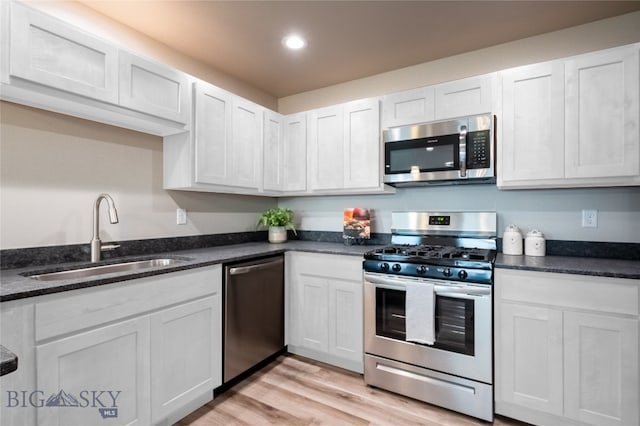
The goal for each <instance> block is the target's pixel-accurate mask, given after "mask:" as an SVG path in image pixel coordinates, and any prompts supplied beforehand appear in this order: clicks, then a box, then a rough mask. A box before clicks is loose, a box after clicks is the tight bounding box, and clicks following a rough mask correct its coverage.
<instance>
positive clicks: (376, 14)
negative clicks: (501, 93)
mask: <svg viewBox="0 0 640 426" xmlns="http://www.w3.org/2000/svg"><path fill="white" fill-rule="evenodd" d="M81 3H83V4H85V5H87V6H89V7H91V8H92V9H94V10H96V11H98V12H100V13H102V14H104V15H107V16H108V17H110V18H112V19H114V20H116V21H118V22H120V23H123V24H125V25H127V26H130V27H132V28H134V29H136V30H137V31H139V32H141V33H144V34H146V35H147V36H149V37H151V38H153V39H155V40H158V41H160V42H162V43H164V44H166V45H168V46H170V47H172V48H174V49H177V50H179V51H181V52H183V53H184V54H186V55H188V56H191V57H193V58H194V59H197V60H199V61H200V62H203V63H205V64H208V65H210V66H211V67H213V68H215V69H218V70H220V71H223V72H225V73H227V74H230V75H232V76H234V77H236V78H238V79H240V80H242V81H244V82H246V83H248V84H250V85H252V86H254V87H256V88H258V89H261V90H263V91H264V92H266V93H269V94H271V95H273V96H275V97H277V98H281V97H284V96H288V95H292V94H296V93H301V92H304V91H308V90H313V89H317V88H320V87H325V86H329V85H333V84H336V83H341V82H345V81H349V80H353V79H358V78H362V77H366V76H370V75H375V74H379V73H382V72H386V71H391V70H394V69H398V68H403V67H406V66H410V65H415V64H419V63H423V62H428V61H432V60H435V59H439V58H443V57H447V56H451V55H455V54H459V53H464V52H468V51H472V50H476V49H480V48H484V47H488V46H492V45H496V44H500V43H505V42H509V41H513V40H517V39H521V38H525V37H530V36H533V35H537V34H542V33H546V32H550V31H555V30H559V29H562V28H567V27H571V26H575V25H580V24H583V23H587V22H592V21H595V20H599V19H604V18H608V17H612V16H616V15H621V14H624V13H628V12H631V11H635V10H640V1H401V0H396V1H301V0H299V1H268V0H266V1H238V0H236V1H217V0H216V1H214V0H209V1H202V0H201V1H191V0H170V1H150V0H81ZM291 31H297V32H299V33H301V34H303V35H304V36H305V37H306V38H307V39H308V47H307V49H305V50H304V51H297V52H293V51H285V49H283V47H282V44H281V40H282V38H283V37H284V36H285V35H286V34H287V33H289V32H291Z"/></svg>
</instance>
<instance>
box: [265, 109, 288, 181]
mask: <svg viewBox="0 0 640 426" xmlns="http://www.w3.org/2000/svg"><path fill="white" fill-rule="evenodd" d="M283 145H284V143H283V118H282V116H281V115H280V114H278V113H275V112H273V111H269V110H265V111H264V140H263V149H264V153H263V156H262V158H263V162H262V169H263V181H262V187H263V188H264V189H265V190H267V191H282V189H283V188H284V180H283V178H284V164H283V163H284V150H283Z"/></svg>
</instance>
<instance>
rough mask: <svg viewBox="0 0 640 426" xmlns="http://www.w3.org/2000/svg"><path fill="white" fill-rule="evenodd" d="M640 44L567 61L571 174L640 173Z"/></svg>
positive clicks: (604, 175) (567, 155)
mask: <svg viewBox="0 0 640 426" xmlns="http://www.w3.org/2000/svg"><path fill="white" fill-rule="evenodd" d="M638 52H639V48H638V46H637V45H634V46H630V47H624V48H619V49H613V50H609V51H605V52H600V53H594V54H588V55H582V56H578V57H576V58H575V59H572V60H569V61H567V62H566V65H565V66H566V90H567V101H566V142H565V143H566V176H567V177H568V178H574V177H576V178H590V177H616V176H638V175H640V139H639V138H640V133H639V132H638V127H639V124H640V123H639V121H640V117H639V109H638V103H639V97H640V93H639V92H638V83H639V80H640V77H639V75H640V74H639V70H638V66H639V64H638V63H639V55H638Z"/></svg>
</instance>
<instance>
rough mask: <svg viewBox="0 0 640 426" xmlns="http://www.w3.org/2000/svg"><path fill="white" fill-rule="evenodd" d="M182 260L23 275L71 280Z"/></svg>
mask: <svg viewBox="0 0 640 426" xmlns="http://www.w3.org/2000/svg"><path fill="white" fill-rule="evenodd" d="M182 262H184V260H181V259H171V258H162V259H147V260H137V261H126V262H122V263H112V264H109V265H99V266H87V267H85V268H77V269H68V270H65V271H57V272H47V273H35V274H26V275H25V276H26V277H28V278H33V279H35V280H40V281H58V280H72V279H76V278H88V277H93V276H96V275H104V274H113V273H116V272H129V271H137V270H140V269H149V268H157V267H160V266H169V265H174V264H177V263H182Z"/></svg>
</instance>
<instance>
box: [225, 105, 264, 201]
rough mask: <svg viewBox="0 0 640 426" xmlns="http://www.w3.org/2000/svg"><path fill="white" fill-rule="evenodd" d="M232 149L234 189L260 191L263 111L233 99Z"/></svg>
mask: <svg viewBox="0 0 640 426" xmlns="http://www.w3.org/2000/svg"><path fill="white" fill-rule="evenodd" d="M232 105H233V110H232V112H231V120H232V122H233V127H232V131H231V141H232V143H231V150H232V153H233V154H232V158H233V169H232V170H233V181H232V183H233V186H239V187H243V188H255V189H258V187H259V185H260V183H261V181H262V180H261V179H260V177H261V176H262V116H263V109H262V107H260V106H259V105H257V104H254V103H253V102H249V101H247V100H245V99H242V98H238V97H235V96H234V97H233V102H232Z"/></svg>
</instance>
